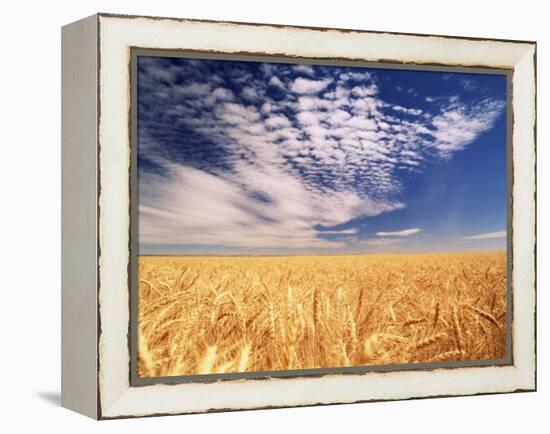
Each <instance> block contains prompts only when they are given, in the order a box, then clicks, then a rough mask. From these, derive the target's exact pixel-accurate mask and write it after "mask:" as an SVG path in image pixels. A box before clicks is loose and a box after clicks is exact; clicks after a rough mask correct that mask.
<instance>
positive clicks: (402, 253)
mask: <svg viewBox="0 0 550 434" xmlns="http://www.w3.org/2000/svg"><path fill="white" fill-rule="evenodd" d="M491 253H504V254H506V251H505V250H502V249H496V250H479V251H478V250H442V251H437V250H427V251H414V252H392V251H386V252H361V253H355V252H354V253H296V254H289V253H282V254H278V253H273V254H227V255H219V254H204V255H199V254H193V255H187V254H143V253H139V254H138V255H137V256H138V258H139V257H162V258H178V257H183V258H194V257H200V258H208V257H213V258H233V257H234V258H241V257H243V258H247V257H250V258H254V257H260V258H262V257H302V256H323V257H326V256H335V257H339V256H390V255H391V256H394V255H395V256H408V255H452V254H466V255H467V254H471V255H476V254H491Z"/></svg>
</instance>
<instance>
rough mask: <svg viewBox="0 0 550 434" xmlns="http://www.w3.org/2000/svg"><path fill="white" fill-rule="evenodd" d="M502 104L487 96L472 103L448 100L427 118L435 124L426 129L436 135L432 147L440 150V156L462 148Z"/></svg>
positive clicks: (488, 124) (487, 124)
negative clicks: (441, 109) (437, 112)
mask: <svg viewBox="0 0 550 434" xmlns="http://www.w3.org/2000/svg"><path fill="white" fill-rule="evenodd" d="M504 106H505V103H504V102H503V101H495V100H490V99H486V100H484V101H481V102H480V103H478V104H476V105H473V106H472V105H469V106H467V105H461V104H460V103H459V102H457V101H456V100H455V101H453V102H451V104H449V106H448V107H447V108H445V109H444V110H443V111H442V112H441V114H439V115H437V116H435V117H434V118H433V119H432V121H431V125H432V127H434V128H435V129H434V130H433V131H432V132H431V133H430V134H431V135H432V136H433V137H434V138H435V139H436V140H435V143H434V147H435V148H437V149H438V150H439V151H440V155H441V156H442V157H449V156H451V155H452V154H453V153H454V152H456V151H459V150H461V149H464V148H465V147H466V146H467V145H469V144H470V143H472V142H473V141H474V140H476V139H477V137H478V136H479V135H480V134H481V133H483V132H484V131H487V130H488V129H490V128H491V127H492V126H493V124H494V122H495V120H496V118H497V116H498V115H500V114H501V113H502V111H503V109H504Z"/></svg>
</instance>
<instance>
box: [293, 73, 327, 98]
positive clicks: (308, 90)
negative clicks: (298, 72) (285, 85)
mask: <svg viewBox="0 0 550 434" xmlns="http://www.w3.org/2000/svg"><path fill="white" fill-rule="evenodd" d="M330 83H331V80H328V79H324V80H309V79H307V78H301V77H300V78H297V79H296V80H294V82H293V83H292V85H291V86H290V90H291V91H292V92H296V93H298V94H316V93H319V92H321V91H322V90H323V89H324V88H325V87H327V86H328V85H329V84H330Z"/></svg>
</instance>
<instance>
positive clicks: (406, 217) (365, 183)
mask: <svg viewBox="0 0 550 434" xmlns="http://www.w3.org/2000/svg"><path fill="white" fill-rule="evenodd" d="M506 129H507V128H506V78H505V76H504V75H497V74H471V73H470V74H466V73H454V72H452V73H448V72H427V71H410V70H409V71H407V70H396V69H374V68H352V67H332V66H312V65H293V64H282V63H279V64H277V63H259V62H245V61H224V60H198V59H185V58H162V57H149V56H145V57H144V56H142V57H139V60H138V176H139V223H138V225H139V250H140V253H141V254H285V253H289V254H300V253H328V254H330V253H354V252H357V253H370V252H416V251H479V250H505V248H506Z"/></svg>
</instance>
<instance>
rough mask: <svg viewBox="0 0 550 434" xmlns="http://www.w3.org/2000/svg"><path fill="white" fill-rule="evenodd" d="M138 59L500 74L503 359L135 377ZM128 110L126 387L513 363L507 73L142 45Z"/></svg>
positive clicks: (133, 66) (133, 54)
mask: <svg viewBox="0 0 550 434" xmlns="http://www.w3.org/2000/svg"><path fill="white" fill-rule="evenodd" d="M139 56H150V57H176V58H188V59H205V60H230V61H249V62H267V63H287V64H302V65H317V66H339V67H357V68H372V69H398V70H415V71H430V72H459V73H470V74H494V75H504V76H506V83H507V84H506V89H507V92H506V116H507V122H506V127H507V134H506V135H507V137H506V160H507V240H506V244H507V252H506V257H507V264H506V267H507V308H508V310H507V327H506V341H507V348H506V357H505V358H503V359H494V360H471V361H470V360H466V361H450V362H432V363H415V364H394V365H372V366H353V367H340V368H316V369H296V370H283V371H257V372H238V373H227V374H206V375H178V376H168V377H148V378H140V377H138V375H137V361H138V354H137V353H138V345H137V342H138V279H137V273H138V268H137V262H138V244H139V232H138V225H139V210H138V206H139V204H138V197H139V196H138V182H137V179H138V173H137V155H138V151H137V149H138V147H137V104H136V102H137V58H138V57H139ZM129 72H130V89H129V91H130V107H129V115H130V116H129V131H130V138H129V139H130V177H129V187H130V209H129V213H130V233H129V235H130V237H129V240H130V241H129V250H130V263H129V270H128V271H129V275H128V280H129V282H128V283H129V288H130V321H129V330H128V347H129V351H130V370H129V371H130V378H129V380H130V385H131V386H132V387H137V386H147V385H152V384H166V385H176V384H182V383H190V382H193V383H211V382H214V381H231V380H243V379H248V380H266V379H272V378H278V379H293V378H300V377H310V378H311V377H320V376H325V375H334V374H340V375H342V374H343V375H358V374H364V373H366V372H395V371H412V370H428V371H429V370H434V369H443V368H446V369H457V368H465V367H483V366H509V365H513V347H512V346H513V339H512V338H513V336H512V324H513V288H512V279H511V277H512V271H513V257H512V253H513V248H512V247H513V246H512V231H513V227H512V205H513V191H512V188H513V181H514V180H513V158H512V149H513V148H512V146H513V144H512V131H513V110H512V77H513V70H510V69H502V68H483V67H465V66H444V65H438V64H410V63H402V64H401V63H397V62H393V61H392V62H384V61H380V62H369V61H361V60H349V59H332V58H331V59H325V58H306V57H291V56H282V55H265V54H263V53H260V54H256V53H219V52H212V51H197V50H184V49H151V48H142V47H131V48H130V63H129Z"/></svg>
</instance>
